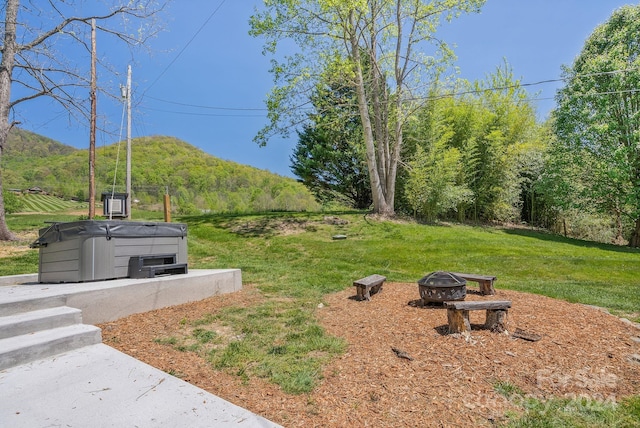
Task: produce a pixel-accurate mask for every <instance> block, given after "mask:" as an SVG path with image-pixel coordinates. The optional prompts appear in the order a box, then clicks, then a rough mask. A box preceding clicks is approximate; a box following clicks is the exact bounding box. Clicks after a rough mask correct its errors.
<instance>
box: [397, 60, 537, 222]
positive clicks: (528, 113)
mask: <svg viewBox="0 0 640 428" xmlns="http://www.w3.org/2000/svg"><path fill="white" fill-rule="evenodd" d="M458 85H459V86H460V89H459V90H458V92H460V93H461V95H459V96H455V97H453V96H447V94H446V92H445V91H444V90H443V89H440V88H434V90H433V93H432V94H431V98H432V99H433V101H432V102H431V103H429V105H428V106H427V107H425V108H421V109H420V110H418V111H417V112H416V114H415V115H414V120H412V123H411V126H409V127H408V129H407V142H408V143H409V144H407V147H411V145H412V144H413V145H414V146H417V147H418V148H422V152H423V153H421V154H420V156H415V157H414V159H413V161H412V163H411V164H410V165H411V172H410V173H409V174H408V175H409V177H410V178H409V181H408V183H407V184H410V185H411V189H405V195H406V196H409V194H408V193H407V190H410V191H411V192H414V193H415V191H416V189H417V187H416V185H417V184H418V183H416V182H415V179H416V177H418V176H419V175H420V174H423V175H424V179H423V181H422V183H420V186H422V187H421V188H422V189H423V190H425V191H426V190H428V199H424V200H425V201H426V200H431V201H434V202H435V201H444V200H448V201H449V203H447V204H443V203H442V202H438V204H439V205H432V208H430V212H432V213H435V214H438V215H440V214H443V213H446V210H445V207H449V208H447V209H450V210H451V208H453V207H451V203H452V202H454V201H455V202H456V206H455V210H452V212H451V213H453V211H455V213H456V215H457V217H458V220H464V219H465V218H469V219H472V220H477V219H481V220H484V221H514V220H517V219H519V218H520V215H521V208H522V205H523V200H522V199H521V197H522V194H523V190H525V189H526V192H525V193H528V196H531V195H532V193H531V191H532V186H533V185H534V183H535V182H536V181H537V177H538V175H539V172H540V168H541V160H540V156H541V152H543V151H544V143H543V141H541V140H543V136H542V135H543V134H542V132H541V130H542V129H541V127H540V126H538V125H537V123H536V118H535V110H534V109H533V107H532V106H531V103H530V101H529V100H528V97H527V93H526V91H525V90H524V89H523V88H522V87H521V86H520V84H519V82H518V80H516V79H514V78H513V74H512V72H511V69H510V67H509V66H508V64H506V63H505V64H504V65H503V66H501V67H498V68H497V69H496V71H495V72H494V73H493V74H490V75H489V76H488V77H487V78H486V79H485V80H484V81H478V82H474V83H473V84H471V83H469V82H466V81H460V82H458ZM416 155H417V153H416ZM425 156H426V160H425V161H422V162H420V161H419V158H421V157H422V158H424V157H425ZM454 162H455V163H457V164H458V165H457V170H458V174H456V175H453V174H451V173H447V172H446V165H447V163H448V164H449V165H451V166H452V165H453V164H454ZM436 165H437V166H436ZM441 168H445V169H444V170H441ZM420 169H427V170H428V172H427V173H426V174H425V173H421V172H420V171H419V170H420ZM437 181H440V184H439V185H435V183H436V182H437ZM429 183H430V184H429ZM445 183H448V184H447V185H446V186H445V185H444V184H445ZM469 191H471V192H472V195H471V196H470V195H469V193H468V192H469ZM525 196H527V195H525ZM410 205H411V208H412V209H413V210H415V209H416V207H415V206H414V203H410ZM436 207H437V208H438V209H437V210H436V209H435V208H436ZM443 210H444V211H443Z"/></svg>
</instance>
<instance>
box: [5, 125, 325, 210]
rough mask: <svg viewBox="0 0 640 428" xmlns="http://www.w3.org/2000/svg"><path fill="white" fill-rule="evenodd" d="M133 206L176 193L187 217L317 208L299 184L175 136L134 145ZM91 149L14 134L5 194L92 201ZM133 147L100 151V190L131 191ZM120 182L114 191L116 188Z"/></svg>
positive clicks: (175, 202) (7, 156)
mask: <svg viewBox="0 0 640 428" xmlns="http://www.w3.org/2000/svg"><path fill="white" fill-rule="evenodd" d="M131 146H132V150H131V151H132V161H131V163H132V173H131V176H132V193H133V199H132V200H133V201H134V204H138V205H139V206H141V207H145V208H153V207H155V206H160V205H161V203H162V195H164V194H165V192H167V191H168V192H169V194H170V195H171V197H172V205H173V206H174V208H176V210H178V211H179V212H180V213H198V212H247V211H265V210H313V209H316V208H317V204H316V202H315V201H314V198H313V196H312V195H311V193H310V192H309V191H308V190H307V189H306V188H305V187H304V186H303V185H302V184H299V183H297V182H296V181H295V180H293V179H291V178H287V177H282V176H279V175H276V174H273V173H271V172H268V171H264V170H259V169H257V168H253V167H250V166H246V165H241V164H238V163H235V162H230V161H224V160H221V159H218V158H216V157H214V156H211V155H209V154H207V153H204V152H203V151H201V150H199V149H197V148H196V147H194V146H192V145H190V144H188V143H186V142H184V141H181V140H178V139H176V138H172V137H164V136H153V137H144V138H137V139H134V140H133V141H132V144H131ZM88 159H89V155H88V150H78V149H74V148H72V147H69V146H65V145H63V144H60V143H57V142H55V141H53V140H49V139H47V138H45V137H41V136H38V135H37V134H32V133H28V132H26V131H20V130H18V131H17V132H14V133H13V135H12V139H11V140H10V143H9V147H8V149H7V150H6V152H5V156H3V159H2V165H3V173H4V188H5V189H28V188H33V187H40V188H41V189H42V190H44V191H45V192H47V193H50V194H55V195H57V196H60V197H62V198H66V199H71V198H76V199H80V200H85V199H87V198H88V192H89V184H88V183H89V179H88V177H89V165H88V163H89V161H88ZM125 172H126V147H125V145H124V144H122V145H121V147H118V145H117V144H114V145H110V146H105V147H98V148H96V170H95V176H96V192H97V193H98V196H100V194H101V193H102V192H111V191H112V190H115V191H116V192H123V191H124V190H125ZM114 183H115V186H114Z"/></svg>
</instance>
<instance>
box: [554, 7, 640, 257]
mask: <svg viewBox="0 0 640 428" xmlns="http://www.w3.org/2000/svg"><path fill="white" fill-rule="evenodd" d="M564 77H565V79H566V82H567V83H566V85H565V87H564V88H562V90H561V91H560V92H559V95H558V109H557V110H556V112H555V131H556V134H557V136H558V139H557V145H558V146H559V147H557V148H556V149H555V150H554V152H553V153H554V154H555V155H556V157H560V159H556V160H555V163H553V165H554V166H555V167H556V168H557V170H556V171H557V172H556V173H555V175H556V176H560V175H564V176H565V177H567V178H565V179H564V180H563V184H564V182H568V181H569V180H570V179H571V180H575V182H576V183H577V185H576V186H573V187H572V188H571V189H570V190H572V192H571V193H569V194H567V195H566V196H565V197H564V198H561V207H562V206H566V205H570V204H573V205H579V206H582V207H585V206H587V207H589V209H591V208H595V209H597V210H598V211H599V212H601V213H608V214H610V215H612V216H614V217H617V218H620V217H622V216H628V217H629V218H631V219H632V220H633V221H635V222H636V225H635V227H634V228H633V232H632V234H631V239H630V245H633V246H638V245H640V152H639V151H638V145H639V144H640V103H639V102H638V96H639V95H638V93H637V90H636V89H637V87H638V84H639V83H640V6H637V5H635V6H624V7H622V8H620V9H618V10H616V11H614V13H613V14H612V16H611V17H610V18H609V20H608V21H607V22H605V23H604V24H602V25H600V26H598V27H597V28H596V29H595V30H594V31H593V33H592V34H591V36H590V37H589V38H588V39H587V40H586V42H585V45H584V47H583V49H582V51H581V52H580V54H579V55H578V57H577V58H576V60H575V61H574V63H573V65H572V67H571V68H566V69H565V71H564ZM564 186H565V187H569V186H570V185H569V184H564Z"/></svg>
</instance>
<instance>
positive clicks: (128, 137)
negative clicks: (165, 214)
mask: <svg viewBox="0 0 640 428" xmlns="http://www.w3.org/2000/svg"><path fill="white" fill-rule="evenodd" d="M126 210H127V218H128V219H129V220H131V65H129V67H128V69H127V204H126Z"/></svg>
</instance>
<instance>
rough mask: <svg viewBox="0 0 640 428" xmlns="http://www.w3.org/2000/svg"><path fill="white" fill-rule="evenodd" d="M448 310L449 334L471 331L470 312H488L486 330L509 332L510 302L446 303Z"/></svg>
mask: <svg viewBox="0 0 640 428" xmlns="http://www.w3.org/2000/svg"><path fill="white" fill-rule="evenodd" d="M444 307H445V308H447V321H448V322H449V333H464V332H467V331H470V330H471V324H470V323H469V311H477V310H482V309H484V310H486V311H487V318H486V321H485V323H484V328H486V329H489V330H491V331H493V332H496V333H504V332H506V331H507V312H508V310H509V308H510V307H511V301H509V300H490V301H477V302H444Z"/></svg>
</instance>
